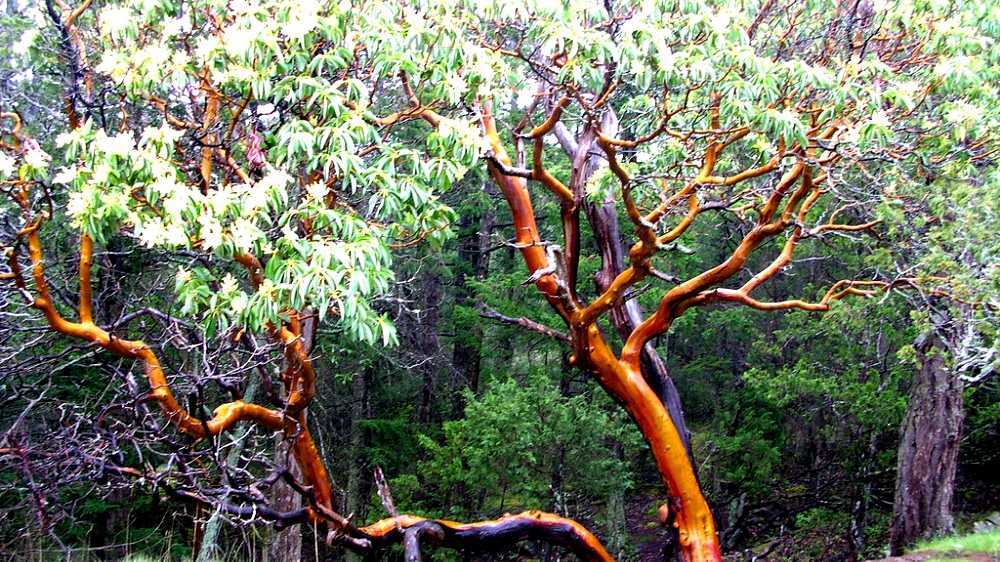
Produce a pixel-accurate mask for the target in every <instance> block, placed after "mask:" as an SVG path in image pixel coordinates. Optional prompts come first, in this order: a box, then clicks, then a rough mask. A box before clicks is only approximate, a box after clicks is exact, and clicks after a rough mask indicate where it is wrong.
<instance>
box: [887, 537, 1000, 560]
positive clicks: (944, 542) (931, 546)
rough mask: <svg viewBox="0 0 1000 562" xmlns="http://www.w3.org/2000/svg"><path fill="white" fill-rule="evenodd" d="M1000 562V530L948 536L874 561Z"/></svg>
mask: <svg viewBox="0 0 1000 562" xmlns="http://www.w3.org/2000/svg"><path fill="white" fill-rule="evenodd" d="M960 561H961V562H1000V530H992V531H987V532H981V533H973V534H969V535H963V536H958V537H946V538H943V539H937V540H934V541H931V542H927V543H923V544H919V545H917V547H916V548H915V549H914V550H913V551H911V552H908V553H906V554H904V555H903V556H895V557H892V558H883V559H881V560H877V561H872V562H960Z"/></svg>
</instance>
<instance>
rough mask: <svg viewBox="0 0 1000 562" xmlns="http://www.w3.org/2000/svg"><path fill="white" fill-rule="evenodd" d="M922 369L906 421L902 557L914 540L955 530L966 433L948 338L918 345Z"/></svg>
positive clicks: (899, 511) (899, 536) (895, 518)
mask: <svg viewBox="0 0 1000 562" xmlns="http://www.w3.org/2000/svg"><path fill="white" fill-rule="evenodd" d="M916 348H917V357H918V359H919V361H920V367H919V368H918V369H917V372H916V373H915V375H914V379H913V386H912V387H911V389H910V402H909V405H908V407H907V409H906V416H905V418H904V419H903V426H902V431H901V433H902V438H901V441H900V444H899V453H898V455H899V456H898V461H897V476H896V498H895V504H894V506H893V514H892V528H891V538H890V550H891V553H892V554H893V555H899V554H901V553H902V551H903V549H904V548H905V547H907V546H908V545H910V544H912V543H913V542H914V541H916V540H918V539H921V538H925V537H931V536H934V535H940V534H945V533H949V532H951V531H952V530H953V527H954V520H953V519H952V513H951V507H952V499H953V497H954V494H955V472H956V468H957V466H958V446H959V439H960V437H961V433H962V420H963V417H964V416H963V409H962V406H963V404H962V381H961V379H960V378H959V377H958V376H956V374H955V373H954V372H952V369H950V368H949V366H948V363H947V361H946V357H945V353H946V347H945V342H944V341H943V339H942V338H941V337H940V336H939V335H937V334H935V333H930V334H927V335H924V336H921V337H920V338H919V339H918V340H917V342H916Z"/></svg>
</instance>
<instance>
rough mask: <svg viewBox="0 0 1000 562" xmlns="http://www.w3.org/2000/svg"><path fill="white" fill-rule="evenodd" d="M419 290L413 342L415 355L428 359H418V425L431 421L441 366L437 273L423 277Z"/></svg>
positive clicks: (439, 299) (438, 279)
mask: <svg viewBox="0 0 1000 562" xmlns="http://www.w3.org/2000/svg"><path fill="white" fill-rule="evenodd" d="M435 267H436V266H435ZM420 285H421V287H420V289H421V293H422V295H421V297H422V298H421V299H420V301H419V302H420V303H421V308H422V310H421V317H420V318H418V322H417V333H416V334H415V339H416V343H417V352H418V353H421V354H426V355H427V357H425V358H423V359H421V361H422V363H423V364H422V365H421V366H420V371H421V372H422V374H423V386H422V387H421V390H420V407H419V409H418V410H417V419H418V421H419V422H420V423H429V422H430V421H431V409H432V408H431V402H432V401H433V400H434V386H435V384H436V381H435V380H434V379H435V377H436V376H437V375H438V371H439V368H440V364H439V362H438V359H439V358H438V351H439V350H440V349H439V348H440V342H439V341H438V320H439V319H440V308H441V276H440V275H439V274H438V272H437V271H436V270H434V271H430V272H428V274H427V275H426V276H425V277H424V279H423V282H422V283H421V284H420Z"/></svg>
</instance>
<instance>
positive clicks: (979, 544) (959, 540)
mask: <svg viewBox="0 0 1000 562" xmlns="http://www.w3.org/2000/svg"><path fill="white" fill-rule="evenodd" d="M921 550H937V551H941V552H982V553H986V554H1000V529H996V530H993V531H987V532H985V533H973V534H970V535H960V536H954V537H944V538H940V539H934V540H930V541H923V542H919V543H917V545H916V546H915V547H914V548H913V551H914V552H917V551H921Z"/></svg>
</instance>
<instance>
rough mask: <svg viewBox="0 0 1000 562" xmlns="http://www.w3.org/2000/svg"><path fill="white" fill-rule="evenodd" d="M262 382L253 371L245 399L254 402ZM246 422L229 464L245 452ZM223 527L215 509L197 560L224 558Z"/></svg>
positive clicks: (237, 459) (227, 458)
mask: <svg viewBox="0 0 1000 562" xmlns="http://www.w3.org/2000/svg"><path fill="white" fill-rule="evenodd" d="M259 384H260V375H259V374H258V372H257V371H252V372H251V373H250V380H249V382H247V387H246V390H245V391H244V392H243V399H244V400H246V401H247V402H253V399H254V395H256V393H257V386H258V385H259ZM246 425H247V424H246V423H240V424H238V425H237V426H236V431H234V432H233V433H234V434H237V435H241V437H240V438H238V439H234V441H235V444H234V445H233V448H232V449H230V451H229V454H228V455H227V456H226V464H228V465H229V466H235V465H236V464H237V463H238V462H239V460H240V454H242V453H243V445H244V444H246V442H247V439H246V433H244V431H246V432H249V431H250V430H249V429H247V427H246ZM221 528H222V517H221V516H220V514H219V512H218V511H213V512H212V515H211V516H210V517H209V519H208V522H207V523H205V534H204V535H203V536H202V539H201V546H200V547H199V548H198V557H197V559H196V560H197V562H211V561H212V560H218V559H220V558H222V555H223V554H224V552H223V551H222V549H221V548H220V547H219V531H220V530H221Z"/></svg>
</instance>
